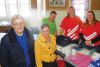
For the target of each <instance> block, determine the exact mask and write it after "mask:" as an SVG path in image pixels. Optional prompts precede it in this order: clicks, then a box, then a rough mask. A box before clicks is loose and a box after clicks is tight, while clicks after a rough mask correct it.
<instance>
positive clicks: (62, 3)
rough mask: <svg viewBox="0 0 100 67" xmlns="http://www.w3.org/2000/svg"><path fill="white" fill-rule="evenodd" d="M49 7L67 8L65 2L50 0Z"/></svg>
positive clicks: (62, 0) (63, 0)
mask: <svg viewBox="0 0 100 67" xmlns="http://www.w3.org/2000/svg"><path fill="white" fill-rule="evenodd" d="M49 6H65V0H49Z"/></svg>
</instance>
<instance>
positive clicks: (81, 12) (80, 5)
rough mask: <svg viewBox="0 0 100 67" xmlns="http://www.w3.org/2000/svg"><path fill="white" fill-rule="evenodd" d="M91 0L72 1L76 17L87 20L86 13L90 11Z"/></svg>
mask: <svg viewBox="0 0 100 67" xmlns="http://www.w3.org/2000/svg"><path fill="white" fill-rule="evenodd" d="M88 3H89V0H71V5H72V6H73V7H74V8H75V11H76V15H78V16H79V17H80V18H81V19H82V20H84V19H85V15H86V12H87V11H88V6H89V5H88Z"/></svg>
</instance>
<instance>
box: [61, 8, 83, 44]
mask: <svg viewBox="0 0 100 67" xmlns="http://www.w3.org/2000/svg"><path fill="white" fill-rule="evenodd" d="M81 24H82V21H81V19H80V18H79V17H78V16H76V15H75V9H74V7H69V9H68V12H67V16H66V17H65V18H64V19H63V20H62V22H61V24H60V28H61V29H60V34H61V35H62V34H64V36H66V37H70V39H71V40H73V42H74V43H78V42H79V32H80V25H81Z"/></svg>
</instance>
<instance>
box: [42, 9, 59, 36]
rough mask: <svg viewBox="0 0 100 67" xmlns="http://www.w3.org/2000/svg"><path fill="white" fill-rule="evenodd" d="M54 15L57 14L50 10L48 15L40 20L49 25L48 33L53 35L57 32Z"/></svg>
mask: <svg viewBox="0 0 100 67" xmlns="http://www.w3.org/2000/svg"><path fill="white" fill-rule="evenodd" d="M56 16H57V13H56V12H55V11H51V12H50V16H49V17H48V18H44V19H43V20H42V24H48V25H49V27H50V33H51V34H53V35H56V34H57V28H56V21H55V18H56Z"/></svg>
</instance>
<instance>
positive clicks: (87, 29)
mask: <svg viewBox="0 0 100 67" xmlns="http://www.w3.org/2000/svg"><path fill="white" fill-rule="evenodd" d="M81 28H82V29H81V31H82V33H83V34H84V39H85V40H92V39H95V38H96V37H98V36H100V29H99V28H100V22H96V24H91V25H86V24H83V25H82V27H81ZM98 45H100V41H98V42H96V43H93V44H92V46H98Z"/></svg>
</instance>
